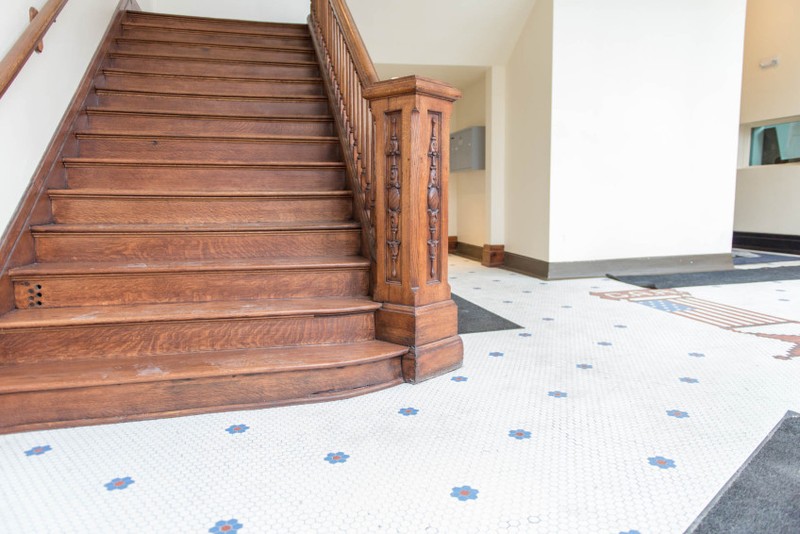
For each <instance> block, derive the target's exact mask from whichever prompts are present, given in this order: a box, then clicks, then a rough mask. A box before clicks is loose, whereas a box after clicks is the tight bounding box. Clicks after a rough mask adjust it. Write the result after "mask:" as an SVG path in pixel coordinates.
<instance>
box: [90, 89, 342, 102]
mask: <svg viewBox="0 0 800 534" xmlns="http://www.w3.org/2000/svg"><path fill="white" fill-rule="evenodd" d="M95 91H96V92H97V93H98V94H106V95H129V96H148V97H159V96H160V97H165V98H196V99H209V100H247V101H256V102H258V101H267V102H327V101H328V97H326V96H324V95H281V94H272V95H248V94H243V93H240V94H236V93H210V92H209V93H205V92H190V91H164V90H160V91H152V90H144V89H109V88H107V87H103V86H98V87H96V88H95Z"/></svg>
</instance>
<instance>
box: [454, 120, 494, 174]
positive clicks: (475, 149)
mask: <svg viewBox="0 0 800 534" xmlns="http://www.w3.org/2000/svg"><path fill="white" fill-rule="evenodd" d="M485 168H486V128H485V127H484V126H473V127H472V128H466V129H464V130H459V131H457V132H455V133H452V134H450V171H474V170H478V169H485Z"/></svg>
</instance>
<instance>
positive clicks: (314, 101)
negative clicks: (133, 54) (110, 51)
mask: <svg viewBox="0 0 800 534" xmlns="http://www.w3.org/2000/svg"><path fill="white" fill-rule="evenodd" d="M281 98H283V97H281ZM96 107H99V108H104V109H115V110H129V111H135V112H137V113H148V112H154V113H203V114H204V115H215V116H230V115H247V116H256V117H257V116H262V117H263V116H271V115H274V116H279V117H280V116H281V115H283V116H296V115H314V116H319V115H329V113H330V110H329V108H328V103H327V102H326V101H325V100H324V99H320V98H317V97H311V98H310V99H305V100H292V99H288V97H287V100H282V99H265V98H253V99H250V100H245V99H234V98H214V97H207V96H203V97H192V96H183V95H159V94H154V95H149V94H133V93H117V92H109V93H107V92H104V91H102V90H100V91H99V92H98V94H97V104H96Z"/></svg>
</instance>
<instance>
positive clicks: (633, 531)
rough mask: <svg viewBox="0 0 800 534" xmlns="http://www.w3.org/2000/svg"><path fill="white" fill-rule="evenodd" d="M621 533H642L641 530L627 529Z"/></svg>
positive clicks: (620, 533)
mask: <svg viewBox="0 0 800 534" xmlns="http://www.w3.org/2000/svg"><path fill="white" fill-rule="evenodd" d="M619 534H642V533H641V532H639V531H638V530H626V531H624V532H623V531H620V532H619Z"/></svg>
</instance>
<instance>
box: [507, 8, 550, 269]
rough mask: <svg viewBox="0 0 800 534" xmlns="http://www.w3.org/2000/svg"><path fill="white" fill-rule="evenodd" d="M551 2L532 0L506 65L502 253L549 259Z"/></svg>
mask: <svg viewBox="0 0 800 534" xmlns="http://www.w3.org/2000/svg"><path fill="white" fill-rule="evenodd" d="M552 67H553V0H537V2H536V3H535V4H534V6H533V10H532V11H531V13H530V15H529V17H528V19H527V21H526V22H525V26H524V27H523V30H522V34H521V35H520V38H519V41H518V42H517V44H516V46H515V48H514V50H513V52H512V53H511V57H510V59H509V61H508V64H507V65H506V98H507V100H506V110H507V119H506V184H505V186H506V189H505V191H506V203H505V204H506V205H505V209H506V224H505V228H506V232H505V233H506V240H505V249H506V251H507V252H513V253H515V254H521V255H524V256H528V257H531V258H536V259H539V260H543V261H548V260H549V259H550V254H549V246H550V243H549V228H550V222H549V221H550V208H549V205H550V125H551V103H552Z"/></svg>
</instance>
